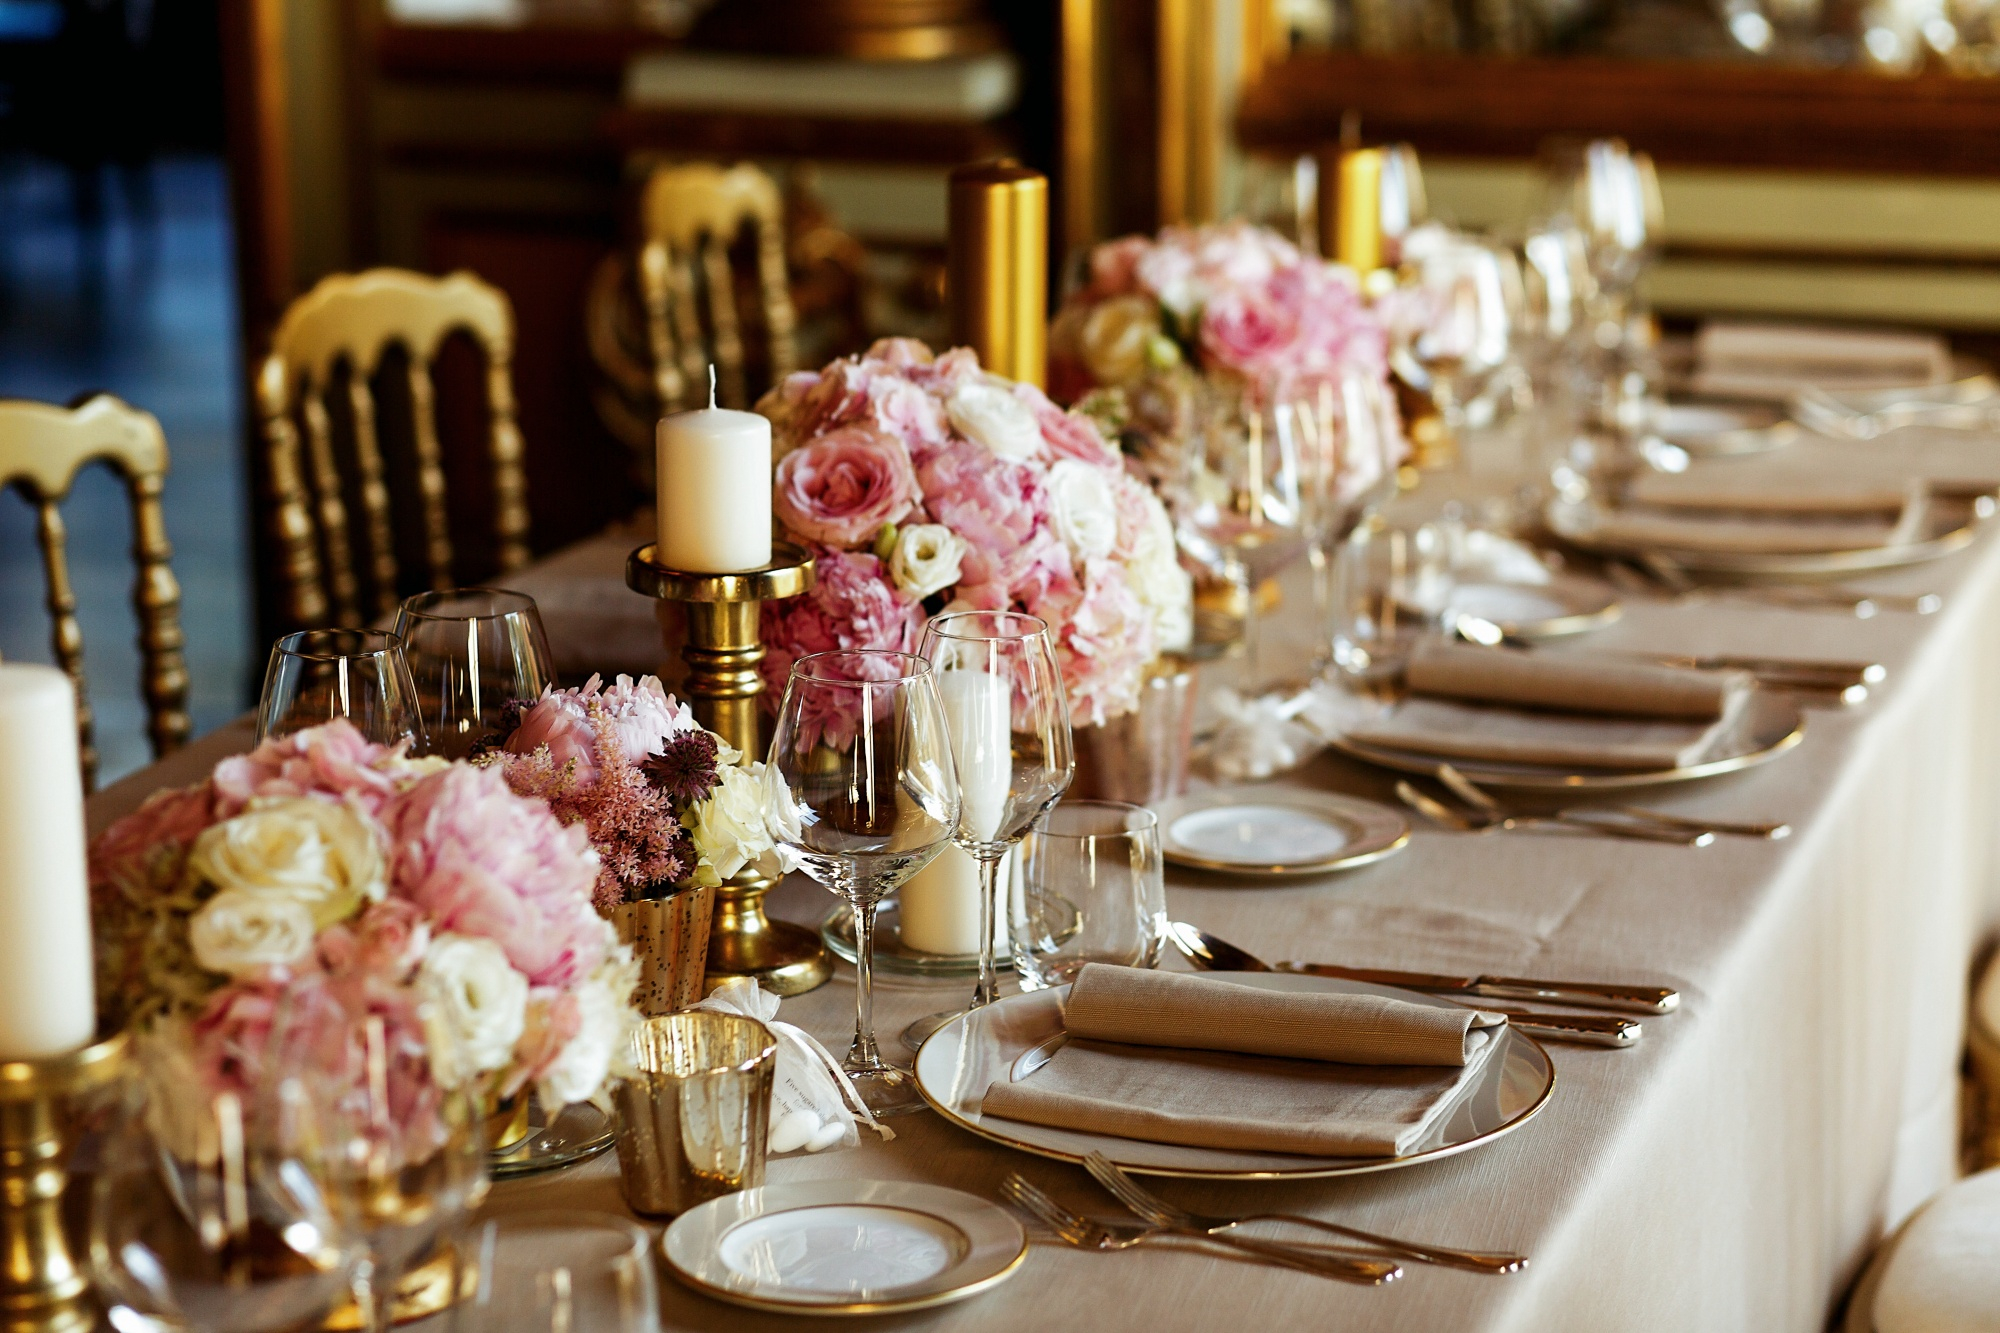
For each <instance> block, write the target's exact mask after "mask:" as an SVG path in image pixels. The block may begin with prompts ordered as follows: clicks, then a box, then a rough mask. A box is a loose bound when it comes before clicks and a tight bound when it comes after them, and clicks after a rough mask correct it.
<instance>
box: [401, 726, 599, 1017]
mask: <svg viewBox="0 0 2000 1333" xmlns="http://www.w3.org/2000/svg"><path fill="white" fill-rule="evenodd" d="M383 824H384V826H385V827H386V828H387V830H388V832H389V843H390V846H391V847H392V848H393V855H392V860H391V863H390V887H391V891H392V892H394V893H395V894H397V895H398V896H400V897H404V898H407V899H409V900H410V901H411V902H413V903H415V904H416V905H417V906H418V907H421V908H423V909H424V911H425V912H426V913H428V914H429V916H430V918H431V921H432V923H433V925H434V926H435V928H437V929H439V930H446V931H452V932H455V933H457V934H460V935H477V936H483V937H485V938H488V939H491V940H493V941H494V942H495V943H497V944H499V946H500V947H501V949H503V950H504V951H505V952H506V954H507V958H508V961H509V962H511V963H512V964H513V965H514V966H515V967H516V968H518V969H519V970H520V971H522V972H523V973H525V974H526V975H527V977H528V980H529V981H530V982H531V983H532V984H534V985H537V986H566V985H570V984H571V983H573V982H576V981H579V980H581V979H582V978H583V977H585V976H587V975H589V973H590V971H591V969H593V968H595V967H596V966H597V964H598V962H599V961H600V960H601V959H602V958H603V956H604V947H605V940H604V931H605V927H604V922H603V921H602V919H601V918H599V917H598V915H597V913H596V912H595V911H594V910H593V909H592V907H591V899H592V891H593V889H594V887H595V885H596V883H597V854H596V853H595V852H594V851H592V850H591V847H590V838H589V835H588V833H587V832H586V831H585V830H584V829H583V828H582V827H581V826H572V827H568V828H565V827H564V826H563V825H562V824H561V823H559V822H557V820H556V817H555V815H554V814H552V813H550V811H549V807H548V806H547V805H546V804H545V803H544V802H542V801H538V800H531V799H528V798H525V797H521V796H516V795H515V794H514V793H513V792H512V791H510V790H508V787H507V779H506V776H505V775H504V774H503V773H501V772H500V771H499V770H497V769H493V768H467V767H462V766H453V767H451V768H448V769H445V770H443V771H441V772H438V773H434V774H432V775H430V776H429V777H427V778H424V779H423V780H422V781H420V782H418V783H417V784H416V785H414V786H413V787H411V788H410V789H409V790H408V791H407V792H405V793H403V794H402V795H401V796H399V797H397V798H396V800H395V801H393V802H391V803H390V805H389V806H388V807H387V808H386V809H385V810H384V811H383Z"/></svg>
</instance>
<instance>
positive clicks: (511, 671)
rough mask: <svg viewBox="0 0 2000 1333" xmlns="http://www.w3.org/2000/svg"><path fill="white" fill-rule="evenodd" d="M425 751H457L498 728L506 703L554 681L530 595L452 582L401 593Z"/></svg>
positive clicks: (402, 630) (400, 620)
mask: <svg viewBox="0 0 2000 1333" xmlns="http://www.w3.org/2000/svg"><path fill="white" fill-rule="evenodd" d="M396 633H397V635H398V636H399V637H401V639H402V640H403V660H404V661H406V662H407V663H409V667H410V678H411V680H412V681H414V682H415V684H416V689H417V694H416V697H417V701H418V708H419V711H420V712H421V713H422V715H423V719H424V731H425V733H426V737H427V739H428V742H429V746H430V753H432V754H436V755H442V756H444V757H445V758H446V759H463V758H465V757H467V756H468V755H470V754H472V753H473V752H474V751H475V750H477V749H478V748H479V747H481V746H483V745H486V744H489V743H490V742H491V741H492V740H493V739H494V738H495V737H497V736H498V735H499V734H500V731H501V712H502V710H504V709H505V708H506V707H507V705H508V704H510V703H532V702H533V701H534V700H536V699H539V698H540V697H541V694H542V690H543V688H544V687H545V686H549V685H553V684H555V683H556V670H555V658H554V656H553V655H552V654H551V653H550V652H549V637H548V634H547V632H546V631H545V630H543V628H542V615H541V612H540V611H539V610H537V609H536V607H535V599H534V598H532V597H530V596H528V595H527V594H526V593H519V592H509V591H507V590H506V589H504V588H451V589H448V590H446V591H444V592H424V593H418V594H417V595H416V596H414V597H410V598H406V599H405V600H404V602H403V605H402V607H401V608H400V609H399V610H398V611H397V612H396Z"/></svg>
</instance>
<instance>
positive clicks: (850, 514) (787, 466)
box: [772, 426, 918, 547]
mask: <svg viewBox="0 0 2000 1333" xmlns="http://www.w3.org/2000/svg"><path fill="white" fill-rule="evenodd" d="M917 494H918V492H917V478H916V474H915V472H914V471H912V470H911V467H910V455H909V451H908V450H906V449H905V448H904V447H903V445H902V444H901V442H900V441H898V440H896V439H895V438H894V437H893V436H890V435H887V434H885V433H883V432H882V431H879V430H875V429H873V428H871V427H867V426H849V427H845V428H843V429H840V430H836V431H834V432H832V433H831V434H827V435H822V436H820V437H819V438H818V439H816V440H813V441H812V442H810V443H809V444H807V445H805V446H804V447H803V448H800V449H798V450H796V451H794V452H792V453H790V454H787V455H785V460H784V461H783V462H782V463H780V464H778V477H777V486H776V489H775V490H774V492H773V494H772V507H773V509H775V510H776V512H777V515H778V518H779V520H780V521H781V522H783V523H784V525H785V526H786V527H787V528H789V529H790V530H791V531H792V532H795V533H797V534H798V535H799V536H801V537H803V538H805V539H806V540H807V541H811V542H818V543H821V544H823V545H827V546H840V547H852V546H864V545H867V544H868V543H870V542H872V541H873V540H874V539H875V535H876V534H877V533H878V532H880V531H881V530H882V527H883V525H884V524H888V523H894V522H897V521H898V520H900V519H901V518H903V517H904V516H905V515H906V514H908V513H909V512H910V509H911V507H912V506H913V505H914V503H915V501H916V499H917Z"/></svg>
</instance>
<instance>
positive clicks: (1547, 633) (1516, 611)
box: [1446, 574, 1625, 640]
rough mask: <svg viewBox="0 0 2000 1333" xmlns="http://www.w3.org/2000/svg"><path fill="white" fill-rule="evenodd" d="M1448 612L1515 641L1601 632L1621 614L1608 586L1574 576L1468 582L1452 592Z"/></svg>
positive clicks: (1614, 594)
mask: <svg viewBox="0 0 2000 1333" xmlns="http://www.w3.org/2000/svg"><path fill="white" fill-rule="evenodd" d="M1446 606H1447V608H1448V615H1447V619H1449V614H1450V613H1455V614H1458V615H1467V616H1477V617H1478V618H1479V619H1481V620H1484V621H1486V622H1488V623H1489V624H1492V625H1495V626H1497V627H1498V628H1499V630H1500V632H1501V633H1502V634H1505V635H1507V636H1508V637H1509V638H1513V639H1535V640H1539V639H1561V638H1567V637H1568V636H1570V635H1572V634H1585V633H1588V632H1589V631H1591V630H1594V629H1603V628H1604V627H1605V626H1606V625H1609V624H1611V623H1612V622H1613V621H1615V620H1617V619H1618V617H1619V616H1621V615H1623V614H1624V613H1625V608H1624V607H1623V606H1621V605H1620V604H1619V602H1618V594H1617V593H1615V592H1613V591H1612V590H1611V587H1610V585H1609V584H1605V583H1600V582H1598V581H1597V580H1596V579H1586V578H1578V577H1577V576H1576V575H1574V574H1554V575H1551V576H1550V578H1549V581H1548V582H1547V583H1499V582H1489V581H1483V580H1477V579H1475V580H1470V581H1468V582H1464V583H1460V584H1458V585H1456V586H1455V587H1453V588H1452V590H1451V596H1450V598H1449V599H1448V600H1447V602H1446Z"/></svg>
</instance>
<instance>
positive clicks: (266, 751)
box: [214, 719, 398, 819]
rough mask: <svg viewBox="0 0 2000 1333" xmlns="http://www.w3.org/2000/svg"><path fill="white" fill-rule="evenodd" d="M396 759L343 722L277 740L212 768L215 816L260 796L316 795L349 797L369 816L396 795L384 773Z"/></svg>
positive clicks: (390, 777) (226, 816)
mask: <svg viewBox="0 0 2000 1333" xmlns="http://www.w3.org/2000/svg"><path fill="white" fill-rule="evenodd" d="M397 756H398V751H396V750H393V749H391V748H390V747H388V746H386V745H376V744H374V743H373V742H371V741H369V740H368V739H367V738H365V737H364V736H362V734H361V733H360V732H359V731H357V730H355V728H354V727H353V725H352V724H350V723H348V722H347V721H346V720H345V719H342V720H339V721H334V722H328V723H326V724H325V725H323V726H318V727H312V728H310V729H308V730H306V731H299V732H294V733H293V734H291V735H290V736H281V737H277V738H275V739H272V740H268V741H265V742H264V743H263V744H262V745H260V746H258V747H257V748H256V749H254V750H252V751H251V752H250V753H249V754H244V755H236V756H234V757H232V758H229V759H225V760H223V761H222V762H221V763H219V764H217V765H216V766H215V777H214V786H215V814H216V817H217V818H218V819H230V818H233V817H234V816H236V815H239V814H241V813H242V812H243V807H244V806H246V805H248V804H249V803H250V801H251V799H252V798H254V797H258V796H310V795H315V794H319V795H326V796H336V797H344V798H349V799H351V800H352V801H353V802H354V803H355V804H357V805H359V806H360V807H361V809H363V810H365V811H367V812H368V813H369V814H371V815H372V814H375V813H377V812H378V811H380V810H381V808H382V805H383V803H384V802H385V801H387V800H388V799H389V798H390V797H391V796H393V795H394V794H395V792H396V786H397V779H396V777H395V776H394V775H392V774H391V773H389V772H388V771H386V770H387V768H388V767H389V764H390V762H392V761H394V760H395V759H396V758H397Z"/></svg>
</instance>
